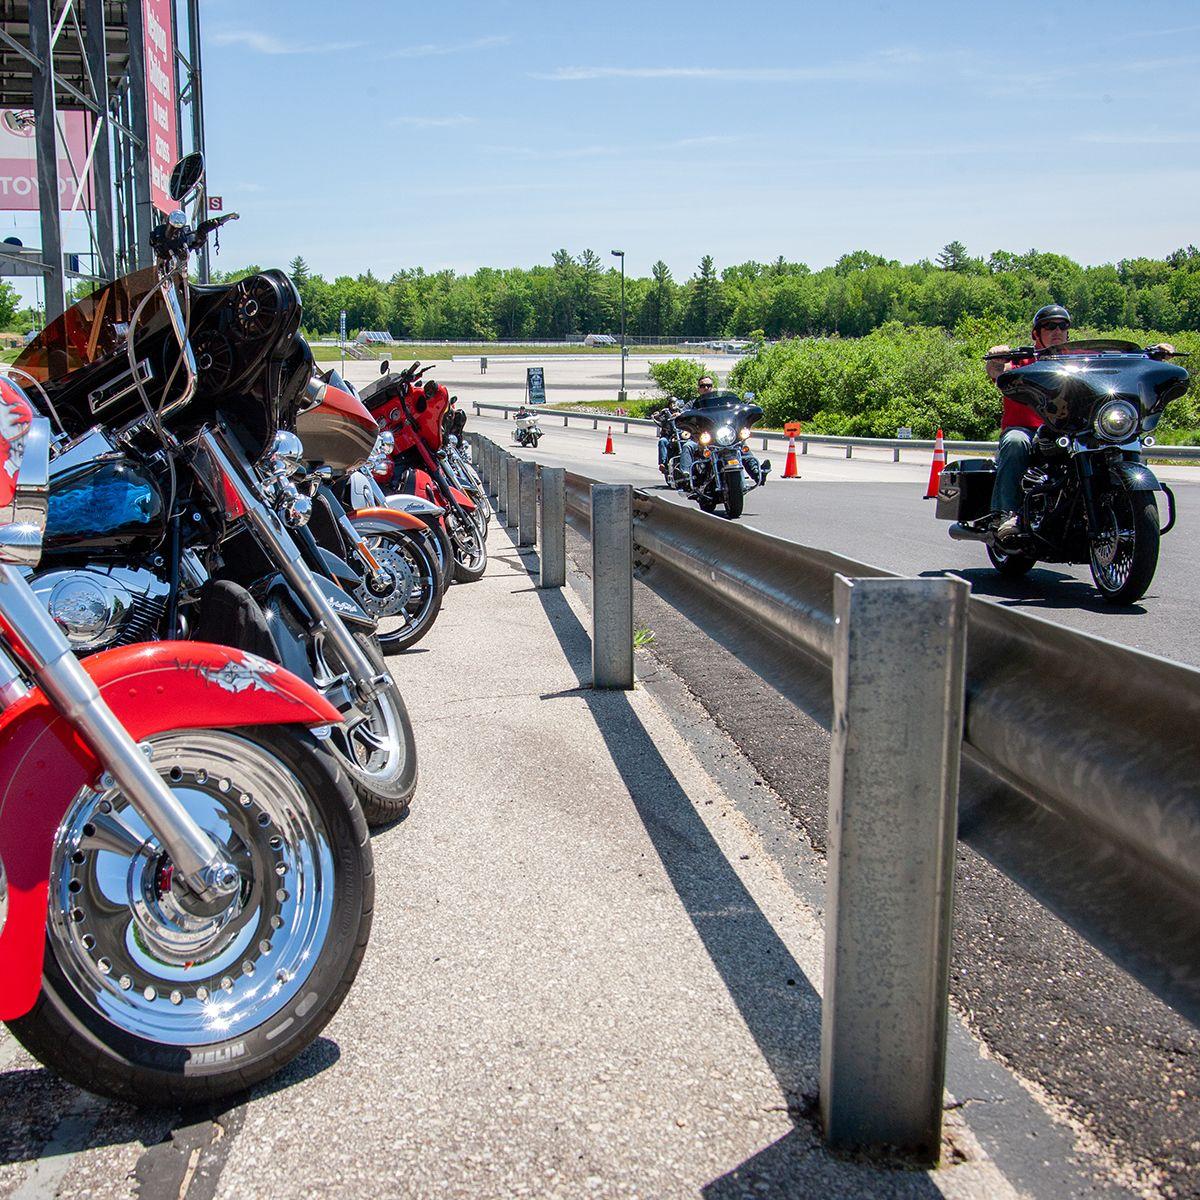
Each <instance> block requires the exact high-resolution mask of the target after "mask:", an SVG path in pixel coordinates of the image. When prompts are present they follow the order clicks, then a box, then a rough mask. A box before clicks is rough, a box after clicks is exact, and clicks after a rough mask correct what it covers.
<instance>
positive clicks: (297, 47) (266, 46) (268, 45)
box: [212, 29, 367, 55]
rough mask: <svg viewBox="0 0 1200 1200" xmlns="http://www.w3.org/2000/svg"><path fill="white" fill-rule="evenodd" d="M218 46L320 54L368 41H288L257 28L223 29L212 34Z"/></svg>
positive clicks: (266, 52)
mask: <svg viewBox="0 0 1200 1200" xmlns="http://www.w3.org/2000/svg"><path fill="white" fill-rule="evenodd" d="M212 40H213V41H214V42H215V43H216V44H217V45H218V46H244V47H245V48H246V49H247V50H253V51H255V52H256V53H258V54H272V55H275V54H318V53H322V52H327V51H329V50H358V49H360V48H361V47H363V46H365V45H366V44H367V43H366V42H288V41H284V40H283V38H278V37H276V36H275V35H274V34H271V33H259V32H258V31H257V30H255V29H223V30H219V31H218V32H217V33H214V34H213V35H212Z"/></svg>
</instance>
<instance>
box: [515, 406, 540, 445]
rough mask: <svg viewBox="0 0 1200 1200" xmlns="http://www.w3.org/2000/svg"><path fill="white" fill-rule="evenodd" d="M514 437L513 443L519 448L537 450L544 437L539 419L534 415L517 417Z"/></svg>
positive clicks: (528, 414)
mask: <svg viewBox="0 0 1200 1200" xmlns="http://www.w3.org/2000/svg"><path fill="white" fill-rule="evenodd" d="M512 436H513V441H514V442H516V443H517V445H518V446H526V447H528V448H529V449H530V450H536V449H537V444H538V442H539V441H540V440H541V437H542V427H541V426H540V425H539V424H538V419H537V417H535V416H534V415H533V413H527V414H526V415H525V416H519V417H517V419H516V425H515V427H514V428H513V434H512Z"/></svg>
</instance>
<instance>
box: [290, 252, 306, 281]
mask: <svg viewBox="0 0 1200 1200" xmlns="http://www.w3.org/2000/svg"><path fill="white" fill-rule="evenodd" d="M288 274H289V275H290V276H291V277H292V282H293V283H294V284H295V285H296V286H297V287H300V286H301V284H304V283H307V282H308V275H309V271H308V263H306V262H305V261H304V259H303V258H301V256H300V255H299V254H297V255H296V257H295V258H293V259H292V261H291V262H290V263H289V264H288Z"/></svg>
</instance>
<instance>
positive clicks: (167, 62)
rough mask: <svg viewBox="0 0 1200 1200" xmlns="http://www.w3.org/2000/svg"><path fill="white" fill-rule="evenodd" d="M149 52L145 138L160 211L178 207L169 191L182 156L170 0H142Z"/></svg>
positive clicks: (152, 193)
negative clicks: (174, 171) (176, 120)
mask: <svg viewBox="0 0 1200 1200" xmlns="http://www.w3.org/2000/svg"><path fill="white" fill-rule="evenodd" d="M142 23H143V25H144V29H143V35H144V36H143V42H144V45H145V53H146V117H147V121H146V136H147V138H148V140H149V142H150V145H149V151H150V199H151V200H152V202H153V204H154V207H155V208H157V209H158V211H159V212H163V213H170V212H174V211H175V210H176V209H177V208H178V207H179V205H178V204H176V203H175V201H174V200H172V199H171V193H170V191H169V187H170V182H171V169H172V168H173V167H174V166H175V160H176V159H177V158H178V157H179V140H178V137H177V135H176V130H175V47H174V45H173V39H172V37H171V0H142Z"/></svg>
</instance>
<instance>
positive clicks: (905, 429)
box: [896, 425, 912, 438]
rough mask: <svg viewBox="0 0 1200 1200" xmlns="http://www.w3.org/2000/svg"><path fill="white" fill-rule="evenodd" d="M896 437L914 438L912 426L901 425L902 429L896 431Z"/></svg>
mask: <svg viewBox="0 0 1200 1200" xmlns="http://www.w3.org/2000/svg"><path fill="white" fill-rule="evenodd" d="M896 436H897V437H898V438H910V437H912V426H911V425H901V426H900V428H899V429H897V430H896Z"/></svg>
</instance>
